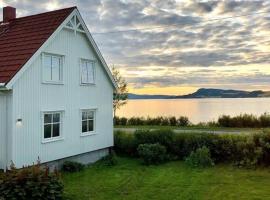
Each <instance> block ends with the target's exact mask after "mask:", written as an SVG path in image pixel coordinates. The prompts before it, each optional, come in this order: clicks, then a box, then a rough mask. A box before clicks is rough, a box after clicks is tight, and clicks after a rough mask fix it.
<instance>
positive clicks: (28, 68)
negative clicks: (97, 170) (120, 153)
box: [0, 7, 116, 169]
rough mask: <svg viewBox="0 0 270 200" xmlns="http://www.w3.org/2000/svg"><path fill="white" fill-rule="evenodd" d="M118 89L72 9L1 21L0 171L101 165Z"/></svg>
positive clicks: (11, 11)
mask: <svg viewBox="0 0 270 200" xmlns="http://www.w3.org/2000/svg"><path fill="white" fill-rule="evenodd" d="M115 87H116V84H115V82H114V79H113V77H112V74H111V72H110V70H109V68H108V66H107V65H106V62H105V60H104V59H103V57H102V55H101V53H100V51H99V50H98V47H97V45H96V43H95V42H94V40H93V38H92V36H91V34H90V32H89V30H88V29H87V27H86V25H85V23H84V21H83V19H82V17H81V15H80V13H79V11H78V9H77V8H76V7H72V8H66V9H62V10H57V11H52V12H47V13H41V14H37V15H32V16H26V17H21V18H16V9H15V8H12V7H5V8H3V21H2V22H0V168H2V169H4V168H6V166H9V165H10V163H11V161H12V162H13V163H14V164H15V166H16V167H18V168H20V167H22V166H24V165H30V164H32V163H33V162H36V161H37V159H38V158H39V159H40V160H41V162H42V163H48V164H59V163H61V162H63V160H66V159H71V160H75V161H79V162H83V163H90V162H94V161H96V160H98V159H99V158H101V157H103V156H105V155H106V154H107V153H108V148H109V147H111V146H113V108H112V102H113V91H114V89H115Z"/></svg>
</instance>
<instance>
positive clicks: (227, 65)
mask: <svg viewBox="0 0 270 200" xmlns="http://www.w3.org/2000/svg"><path fill="white" fill-rule="evenodd" d="M7 5H9V6H13V7H16V8H17V16H18V17H21V16H26V15H29V14H36V13H40V12H45V11H50V10H55V9H60V8H65V7H70V6H77V7H78V9H79V11H80V12H81V14H82V16H83V18H84V20H85V22H86V24H87V26H88V28H89V30H90V32H91V33H92V35H93V37H94V39H95V41H96V43H97V45H98V47H99V49H100V50H101V52H102V54H103V56H104V58H105V60H106V62H107V64H108V65H109V66H115V67H116V68H118V69H119V70H120V72H121V74H122V76H123V77H124V78H125V79H126V80H127V82H128V85H129V92H132V93H137V94H176V95H177V94H179V95H180V94H187V93H192V92H194V91H195V90H197V89H198V88H202V87H203V88H220V89H241V90H249V91H251V90H269V91H270V1H267V0H265V1H256V0H253V1H251V0H249V1H240V0H235V1H232V0H227V1H205V0H204V1H203V0H201V1H200V0H77V1H74V0H73V1H72V0H0V7H3V6H7ZM254 13H257V14H254ZM240 15H241V17H239V16H240ZM243 15H244V16H243ZM237 16H238V17H237ZM224 18H226V19H224ZM1 19H2V9H0V20H1ZM126 30H131V31H126Z"/></svg>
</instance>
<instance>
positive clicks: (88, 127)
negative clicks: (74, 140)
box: [82, 110, 96, 134]
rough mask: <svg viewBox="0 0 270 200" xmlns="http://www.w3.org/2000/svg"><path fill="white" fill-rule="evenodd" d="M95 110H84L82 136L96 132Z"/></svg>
mask: <svg viewBox="0 0 270 200" xmlns="http://www.w3.org/2000/svg"><path fill="white" fill-rule="evenodd" d="M95 115H96V111H95V110H82V134H88V133H93V132H94V131H95Z"/></svg>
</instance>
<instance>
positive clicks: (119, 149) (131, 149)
mask: <svg viewBox="0 0 270 200" xmlns="http://www.w3.org/2000/svg"><path fill="white" fill-rule="evenodd" d="M137 147H138V144H137V142H136V140H135V137H134V134H132V133H126V132H123V131H116V132H114V150H115V151H116V153H117V154H124V155H128V156H136V155H137Z"/></svg>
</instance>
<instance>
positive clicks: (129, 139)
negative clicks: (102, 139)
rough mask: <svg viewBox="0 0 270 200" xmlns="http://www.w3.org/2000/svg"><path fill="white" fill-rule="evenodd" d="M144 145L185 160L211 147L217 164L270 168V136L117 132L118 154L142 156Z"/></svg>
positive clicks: (169, 131)
mask: <svg viewBox="0 0 270 200" xmlns="http://www.w3.org/2000/svg"><path fill="white" fill-rule="evenodd" d="M141 144H160V145H163V146H165V147H166V151H167V153H168V154H170V155H173V156H175V157H177V159H180V160H182V159H185V158H186V157H187V156H189V155H190V154H191V152H193V151H196V150H197V149H198V148H202V147H204V146H205V147H207V148H208V149H209V150H210V153H211V157H212V159H213V160H214V162H215V163H220V162H232V163H233V164H235V165H238V166H256V165H270V134H269V133H261V134H254V135H237V134H228V135H225V134H224V135H223V134H222V135H221V134H220V135H219V134H211V133H209V134H208V133H174V132H172V131H171V130H153V131H149V130H137V131H136V132H135V133H134V134H131V133H125V132H121V131H117V132H116V133H115V150H116V152H117V153H120V154H126V155H129V156H138V151H137V149H138V146H139V145H141Z"/></svg>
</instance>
